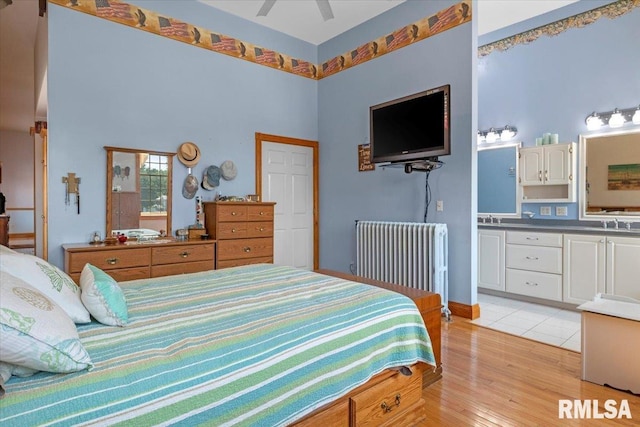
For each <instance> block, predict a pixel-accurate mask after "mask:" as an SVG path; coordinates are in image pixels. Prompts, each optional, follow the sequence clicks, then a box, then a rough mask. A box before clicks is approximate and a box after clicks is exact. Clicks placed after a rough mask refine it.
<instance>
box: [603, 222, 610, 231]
mask: <svg viewBox="0 0 640 427" xmlns="http://www.w3.org/2000/svg"><path fill="white" fill-rule="evenodd" d="M608 223H609V221H602V228H604V229H605V230H606V229H607V224H608Z"/></svg>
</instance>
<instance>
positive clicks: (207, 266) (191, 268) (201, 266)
mask: <svg viewBox="0 0 640 427" xmlns="http://www.w3.org/2000/svg"><path fill="white" fill-rule="evenodd" d="M207 270H213V259H211V260H209V261H196V262H181V263H177V264H166V265H153V266H151V277H161V276H173V275H174V274H187V273H197V272H199V271H207Z"/></svg>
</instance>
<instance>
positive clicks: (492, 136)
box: [487, 128, 498, 142]
mask: <svg viewBox="0 0 640 427" xmlns="http://www.w3.org/2000/svg"><path fill="white" fill-rule="evenodd" d="M497 139H498V134H497V133H496V132H495V131H494V130H493V128H491V129H490V130H489V133H488V134H487V142H496V140H497Z"/></svg>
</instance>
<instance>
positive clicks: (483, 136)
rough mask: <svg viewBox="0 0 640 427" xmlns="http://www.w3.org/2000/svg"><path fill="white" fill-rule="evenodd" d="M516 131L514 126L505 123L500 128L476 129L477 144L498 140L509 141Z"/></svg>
mask: <svg viewBox="0 0 640 427" xmlns="http://www.w3.org/2000/svg"><path fill="white" fill-rule="evenodd" d="M517 133H518V129H516V127H515V126H509V125H506V126H505V127H502V128H490V129H489V130H479V131H478V144H482V143H487V144H492V143H494V142H498V141H509V140H511V139H513V137H514V136H516V134H517Z"/></svg>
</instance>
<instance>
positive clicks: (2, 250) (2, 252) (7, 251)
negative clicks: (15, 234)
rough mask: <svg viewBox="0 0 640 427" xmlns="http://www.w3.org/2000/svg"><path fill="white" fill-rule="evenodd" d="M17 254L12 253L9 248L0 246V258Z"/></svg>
mask: <svg viewBox="0 0 640 427" xmlns="http://www.w3.org/2000/svg"><path fill="white" fill-rule="evenodd" d="M17 253H19V252H16V251H14V250H13V249H11V248H8V247H6V246H4V245H0V256H2V255H5V254H17Z"/></svg>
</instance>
